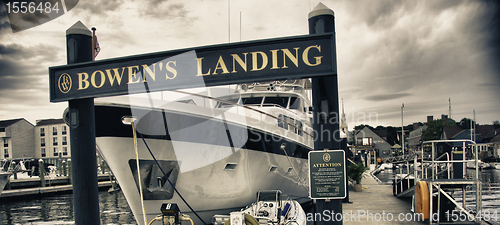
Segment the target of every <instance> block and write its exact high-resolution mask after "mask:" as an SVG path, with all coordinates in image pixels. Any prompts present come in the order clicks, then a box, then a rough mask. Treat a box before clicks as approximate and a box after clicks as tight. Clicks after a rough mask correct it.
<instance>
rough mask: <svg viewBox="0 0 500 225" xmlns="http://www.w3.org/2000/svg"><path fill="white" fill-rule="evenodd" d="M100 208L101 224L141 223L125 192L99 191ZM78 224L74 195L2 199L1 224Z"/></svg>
mask: <svg viewBox="0 0 500 225" xmlns="http://www.w3.org/2000/svg"><path fill="white" fill-rule="evenodd" d="M99 210H100V212H101V224H137V223H136V222H135V219H134V216H133V214H132V211H131V210H130V207H129V206H128V203H127V200H126V199H125V196H124V195H123V193H122V192H121V191H117V192H114V193H108V192H107V191H101V192H99ZM158 211H159V209H158ZM74 223H75V219H74V214H73V195H72V194H62V195H53V196H46V197H37V198H21V199H18V200H13V201H12V200H9V201H6V200H1V201H0V224H5V225H14V224H30V225H41V224H44V225H45V224H51V225H52V224H56V225H57V224H74Z"/></svg>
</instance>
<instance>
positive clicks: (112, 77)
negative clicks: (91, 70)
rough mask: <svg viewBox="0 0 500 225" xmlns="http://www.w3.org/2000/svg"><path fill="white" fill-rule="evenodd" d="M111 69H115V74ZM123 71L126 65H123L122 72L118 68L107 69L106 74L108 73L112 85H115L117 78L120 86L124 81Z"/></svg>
mask: <svg viewBox="0 0 500 225" xmlns="http://www.w3.org/2000/svg"><path fill="white" fill-rule="evenodd" d="M111 70H113V72H114V75H111ZM123 71H125V67H122V72H121V73H118V68H113V69H107V70H106V74H107V75H108V79H109V83H110V84H111V86H113V84H114V83H115V79H116V83H117V84H118V86H120V84H121V82H122V78H123Z"/></svg>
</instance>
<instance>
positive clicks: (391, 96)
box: [365, 93, 412, 102]
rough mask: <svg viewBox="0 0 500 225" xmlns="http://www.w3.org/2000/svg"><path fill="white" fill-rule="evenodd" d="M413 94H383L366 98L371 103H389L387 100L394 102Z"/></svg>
mask: <svg viewBox="0 0 500 225" xmlns="http://www.w3.org/2000/svg"><path fill="white" fill-rule="evenodd" d="M410 95H412V94H410V93H394V94H381V95H369V96H366V97H365V99H366V100H369V101H376V102H378V101H387V100H394V99H398V98H403V97H407V96H410Z"/></svg>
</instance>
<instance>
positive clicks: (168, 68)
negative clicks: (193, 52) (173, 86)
mask: <svg viewBox="0 0 500 225" xmlns="http://www.w3.org/2000/svg"><path fill="white" fill-rule="evenodd" d="M170 63H172V64H174V66H176V65H177V63H176V61H168V62H167V64H166V65H165V66H166V67H167V71H168V72H171V73H172V74H173V76H172V77H169V76H168V73H165V79H167V80H168V79H174V78H175V77H177V70H176V69H175V68H174V67H171V66H170Z"/></svg>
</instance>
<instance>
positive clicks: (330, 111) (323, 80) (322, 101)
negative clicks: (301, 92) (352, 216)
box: [309, 3, 347, 225]
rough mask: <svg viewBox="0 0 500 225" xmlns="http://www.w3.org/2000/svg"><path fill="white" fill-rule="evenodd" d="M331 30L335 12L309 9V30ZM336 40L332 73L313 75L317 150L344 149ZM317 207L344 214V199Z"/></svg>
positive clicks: (338, 224)
mask: <svg viewBox="0 0 500 225" xmlns="http://www.w3.org/2000/svg"><path fill="white" fill-rule="evenodd" d="M330 32H333V33H334V32H335V16H334V13H333V11H332V10H331V9H329V8H328V7H326V6H325V5H323V4H322V3H319V4H318V5H317V6H316V7H315V8H314V9H313V10H312V11H311V12H310V13H309V34H324V33H330ZM333 40H334V43H333V47H334V49H333V51H332V52H333V57H332V60H333V64H332V65H333V67H334V68H333V70H334V72H333V74H332V75H331V76H324V77H315V78H312V96H313V99H312V100H313V129H314V134H315V137H314V150H323V149H332V150H334V149H341V146H340V141H341V140H340V132H339V122H340V114H339V101H338V95H339V91H338V82H337V58H336V57H337V56H336V54H337V53H336V52H337V51H336V47H335V34H334V39H333ZM345 155H347V154H345ZM315 207H316V208H315V210H316V213H321V214H323V212H324V211H325V210H328V212H329V213H328V214H330V213H334V214H337V213H340V214H342V200H340V199H339V200H330V201H327V200H317V201H316V206H315ZM330 215H332V214H330ZM320 224H336V225H341V224H342V220H340V221H336V220H335V219H334V218H333V221H323V220H322V221H316V225H320Z"/></svg>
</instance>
